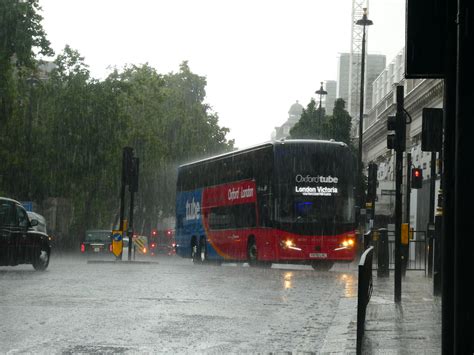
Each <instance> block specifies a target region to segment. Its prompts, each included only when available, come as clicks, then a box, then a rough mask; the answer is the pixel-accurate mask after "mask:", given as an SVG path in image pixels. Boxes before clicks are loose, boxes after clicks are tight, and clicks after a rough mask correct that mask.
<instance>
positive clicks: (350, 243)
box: [339, 239, 355, 249]
mask: <svg viewBox="0 0 474 355" xmlns="http://www.w3.org/2000/svg"><path fill="white" fill-rule="evenodd" d="M354 244H355V242H354V239H344V240H343V241H342V243H341V244H339V246H340V247H342V248H346V249H350V248H353V247H354Z"/></svg>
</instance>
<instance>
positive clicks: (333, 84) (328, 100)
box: [323, 80, 337, 115]
mask: <svg viewBox="0 0 474 355" xmlns="http://www.w3.org/2000/svg"><path fill="white" fill-rule="evenodd" d="M324 90H326V92H327V94H326V95H325V96H324V102H323V107H324V108H325V109H326V115H332V111H333V110H334V102H335V101H336V99H337V81H335V80H326V81H324Z"/></svg>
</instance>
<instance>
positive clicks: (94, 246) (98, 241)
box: [81, 229, 112, 254]
mask: <svg viewBox="0 0 474 355" xmlns="http://www.w3.org/2000/svg"><path fill="white" fill-rule="evenodd" d="M81 253H84V254H112V231H110V230H106V229H90V230H87V231H86V235H85V237H84V240H83V242H82V243H81Z"/></svg>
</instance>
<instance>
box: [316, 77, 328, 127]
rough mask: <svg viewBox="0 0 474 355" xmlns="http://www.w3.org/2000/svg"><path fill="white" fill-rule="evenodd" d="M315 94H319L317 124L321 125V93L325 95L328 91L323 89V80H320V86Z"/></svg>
mask: <svg viewBox="0 0 474 355" xmlns="http://www.w3.org/2000/svg"><path fill="white" fill-rule="evenodd" d="M316 94H318V95H319V125H321V121H322V119H323V95H327V94H328V92H327V91H325V90H324V89H323V82H322V81H321V87H320V88H319V90H318V91H316Z"/></svg>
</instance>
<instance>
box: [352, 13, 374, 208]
mask: <svg viewBox="0 0 474 355" xmlns="http://www.w3.org/2000/svg"><path fill="white" fill-rule="evenodd" d="M356 25H359V26H362V53H361V63H360V64H361V65H360V107H359V110H360V111H359V152H358V153H359V156H358V173H359V186H358V190H359V191H358V195H359V196H358V204H359V207H360V208H363V207H364V201H363V195H364V194H363V187H362V181H361V180H362V166H363V163H362V132H363V125H364V75H365V27H366V26H370V25H373V22H372V21H371V20H369V19H368V18H367V8H364V15H363V16H362V18H361V19H360V20H358V21H357V22H356Z"/></svg>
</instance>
